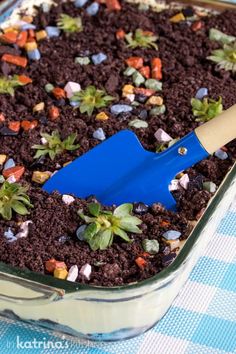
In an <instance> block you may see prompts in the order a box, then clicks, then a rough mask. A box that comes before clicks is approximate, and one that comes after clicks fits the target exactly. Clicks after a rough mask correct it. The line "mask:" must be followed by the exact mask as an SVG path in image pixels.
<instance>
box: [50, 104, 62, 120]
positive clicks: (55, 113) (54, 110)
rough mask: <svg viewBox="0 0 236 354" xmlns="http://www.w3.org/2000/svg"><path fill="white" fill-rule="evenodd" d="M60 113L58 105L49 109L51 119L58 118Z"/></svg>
mask: <svg viewBox="0 0 236 354" xmlns="http://www.w3.org/2000/svg"><path fill="white" fill-rule="evenodd" d="M59 115H60V112H59V109H58V108H57V107H56V106H52V107H51V108H50V109H49V118H50V119H51V120H57V119H58V117H59Z"/></svg>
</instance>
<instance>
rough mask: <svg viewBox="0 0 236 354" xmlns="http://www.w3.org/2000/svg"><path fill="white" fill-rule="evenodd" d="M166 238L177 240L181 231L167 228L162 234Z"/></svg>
mask: <svg viewBox="0 0 236 354" xmlns="http://www.w3.org/2000/svg"><path fill="white" fill-rule="evenodd" d="M162 236H163V237H164V238H165V239H166V240H177V239H178V238H180V236H181V232H179V231H176V230H168V231H166V232H165V233H164V234H163V235H162Z"/></svg>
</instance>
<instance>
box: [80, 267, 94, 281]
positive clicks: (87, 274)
mask: <svg viewBox="0 0 236 354" xmlns="http://www.w3.org/2000/svg"><path fill="white" fill-rule="evenodd" d="M79 272H80V274H81V275H83V276H84V277H85V278H86V279H87V280H89V279H90V275H91V272H92V267H91V265H90V264H88V263H86V264H85V265H83V266H82V267H81V269H80V271H79Z"/></svg>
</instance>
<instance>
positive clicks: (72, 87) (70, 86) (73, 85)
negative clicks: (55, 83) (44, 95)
mask: <svg viewBox="0 0 236 354" xmlns="http://www.w3.org/2000/svg"><path fill="white" fill-rule="evenodd" d="M64 90H65V91H66V96H67V98H71V97H72V96H74V94H75V93H76V92H79V91H81V86H80V84H78V83H77V82H73V81H69V82H67V84H66V86H65V87H64Z"/></svg>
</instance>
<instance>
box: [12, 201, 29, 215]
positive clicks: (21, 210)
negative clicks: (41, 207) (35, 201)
mask: <svg viewBox="0 0 236 354" xmlns="http://www.w3.org/2000/svg"><path fill="white" fill-rule="evenodd" d="M12 209H13V210H14V211H15V212H16V213H17V214H20V215H27V214H29V212H28V210H27V208H26V207H25V206H24V204H23V203H22V202H19V201H17V200H14V201H13V203H12Z"/></svg>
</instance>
